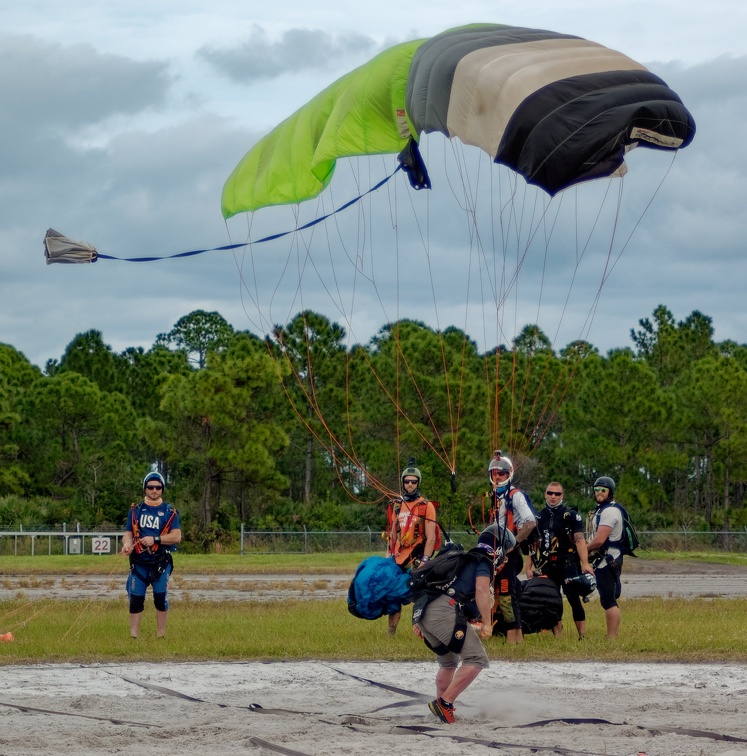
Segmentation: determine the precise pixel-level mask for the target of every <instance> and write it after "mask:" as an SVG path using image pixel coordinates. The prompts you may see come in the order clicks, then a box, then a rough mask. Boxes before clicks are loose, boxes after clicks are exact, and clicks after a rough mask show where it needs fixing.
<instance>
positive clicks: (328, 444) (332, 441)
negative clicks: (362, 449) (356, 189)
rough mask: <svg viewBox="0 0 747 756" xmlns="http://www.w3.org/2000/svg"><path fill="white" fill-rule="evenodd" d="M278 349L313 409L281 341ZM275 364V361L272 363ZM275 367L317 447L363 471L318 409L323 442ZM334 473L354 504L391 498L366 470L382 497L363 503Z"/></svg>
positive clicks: (270, 351)
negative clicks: (326, 439)
mask: <svg viewBox="0 0 747 756" xmlns="http://www.w3.org/2000/svg"><path fill="white" fill-rule="evenodd" d="M279 344H280V347H281V353H282V355H283V356H284V357H285V360H286V363H287V364H288V367H289V368H290V371H291V373H292V374H293V376H294V377H295V379H296V382H297V383H298V386H299V387H300V389H301V392H302V394H303V397H304V400H305V402H304V403H305V405H306V406H307V407H312V408H314V401H313V399H312V397H311V396H310V394H309V392H308V391H307V389H306V387H305V386H304V384H303V381H302V379H301V376H300V375H299V373H298V371H297V369H296V367H295V366H294V364H293V360H292V359H291V357H290V354H289V352H288V349H287V348H286V347H285V346H284V345H283V342H282V340H280V341H279ZM267 349H268V352H269V353H270V355H272V347H271V345H270V344H269V343H268V345H267ZM274 362H275V361H274ZM275 364H276V365H277V368H276V370H277V373H278V377H279V379H280V385H281V386H282V388H283V392H284V393H285V396H286V399H287V400H288V403H289V404H290V406H291V408H292V409H293V412H294V413H295V414H296V417H297V418H298V419H299V420H300V421H301V423H302V424H303V426H304V427H305V428H306V430H308V432H309V433H310V434H311V435H312V436H313V438H315V439H316V441H317V442H318V443H319V445H320V446H321V447H322V448H323V449H324V450H325V451H326V452H327V453H328V454H330V455H331V456H333V457H334V459H335V460H337V456H338V455H337V451H336V450H339V451H340V452H342V454H343V456H344V457H345V458H346V459H347V460H348V462H350V464H351V465H352V466H353V467H355V468H357V469H363V468H362V466H361V465H360V461H359V460H358V459H357V458H356V457H355V456H354V455H353V454H351V453H350V452H349V451H348V450H347V449H346V448H345V446H344V445H342V444H340V443H339V441H338V440H337V438H336V437H335V435H334V432H333V431H332V429H331V428H329V426H328V425H327V424H326V422H325V421H324V417H323V415H322V413H321V412H319V408H318V407H316V408H315V413H316V416H317V417H318V418H319V420H320V423H321V425H322V427H323V428H324V429H325V431H326V433H327V435H328V436H329V441H325V439H324V438H323V437H322V436H321V435H320V433H319V432H318V430H317V429H316V428H314V426H313V425H312V424H311V422H310V421H309V419H308V417H306V415H305V413H303V412H302V411H301V409H300V407H299V405H298V402H297V401H296V399H295V398H294V397H293V395H292V394H291V392H290V389H289V388H288V385H287V383H286V381H285V379H284V377H283V374H282V371H281V369H280V365H279V362H275ZM335 473H336V474H337V477H338V480H340V483H341V485H342V487H343V488H344V489H345V490H346V491H347V493H348V495H349V496H350V497H351V498H352V499H353V500H354V501H356V502H358V503H374V504H375V503H378V502H381V501H383V500H384V499H386V498H387V497H388V496H391V495H392V494H391V492H389V489H388V488H387V487H386V486H384V485H383V483H381V482H380V481H378V480H377V479H376V478H375V477H374V476H372V475H371V474H370V472H369V471H368V470H366V476H367V479H368V480H369V481H370V484H371V487H372V488H374V489H376V490H377V491H379V492H380V493H382V494H383V495H382V497H380V498H379V499H376V500H375V501H374V502H364V501H363V500H361V499H359V498H358V497H357V496H354V495H353V492H352V491H351V490H350V489H349V488H348V487H347V485H346V483H345V481H344V480H343V479H342V477H341V475H340V473H339V465H337V464H335Z"/></svg>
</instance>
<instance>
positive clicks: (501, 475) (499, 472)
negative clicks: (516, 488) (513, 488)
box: [491, 470, 510, 478]
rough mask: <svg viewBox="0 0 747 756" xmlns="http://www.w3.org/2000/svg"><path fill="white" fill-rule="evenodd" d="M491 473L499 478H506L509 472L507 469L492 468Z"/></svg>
mask: <svg viewBox="0 0 747 756" xmlns="http://www.w3.org/2000/svg"><path fill="white" fill-rule="evenodd" d="M491 475H497V476H498V477H499V478H507V477H508V476H509V475H510V473H509V472H508V470H493V471H492V472H491Z"/></svg>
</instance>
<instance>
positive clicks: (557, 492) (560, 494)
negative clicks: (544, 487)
mask: <svg viewBox="0 0 747 756" xmlns="http://www.w3.org/2000/svg"><path fill="white" fill-rule="evenodd" d="M545 493H546V494H547V495H548V496H562V495H563V492H562V491H545Z"/></svg>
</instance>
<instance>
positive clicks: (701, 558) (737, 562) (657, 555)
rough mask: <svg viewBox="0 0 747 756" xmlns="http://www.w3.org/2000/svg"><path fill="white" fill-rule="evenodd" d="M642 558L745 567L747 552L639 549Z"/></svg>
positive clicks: (746, 565)
mask: <svg viewBox="0 0 747 756" xmlns="http://www.w3.org/2000/svg"><path fill="white" fill-rule="evenodd" d="M639 556H641V557H642V558H643V559H652V560H658V559H665V560H669V561H673V562H707V563H710V564H727V565H732V566H735V567H745V568H747V554H740V553H736V552H725V551H641V552H640V554H639Z"/></svg>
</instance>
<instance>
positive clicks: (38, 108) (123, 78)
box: [0, 36, 172, 130]
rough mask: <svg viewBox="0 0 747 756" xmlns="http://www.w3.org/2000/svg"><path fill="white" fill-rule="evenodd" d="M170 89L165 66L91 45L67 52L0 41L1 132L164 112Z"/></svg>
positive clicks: (31, 42) (28, 40)
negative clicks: (158, 109) (154, 110)
mask: <svg viewBox="0 0 747 756" xmlns="http://www.w3.org/2000/svg"><path fill="white" fill-rule="evenodd" d="M171 83H172V79H171V76H170V75H169V73H168V67H167V64H166V63H164V62H156V61H153V62H138V61H134V60H128V59H127V58H123V57H120V56H117V55H109V54H103V53H100V52H97V51H96V50H95V49H94V48H93V47H92V46H91V45H74V46H71V47H63V46H61V45H57V44H50V43H48V42H44V41H41V40H39V39H37V38H34V37H28V36H25V37H20V36H0V99H1V100H2V102H3V108H2V110H1V111H0V124H2V127H3V128H9V129H12V130H26V129H28V128H29V126H31V125H34V127H35V128H36V129H38V128H39V127H40V126H46V127H48V128H55V129H72V128H80V127H85V126H88V125H90V124H92V123H97V122H99V121H102V120H104V119H106V118H108V117H110V116H112V115H116V114H132V113H136V112H139V111H141V110H143V109H145V108H148V107H157V106H162V105H163V104H164V102H165V98H166V94H167V92H168V89H169V87H170V86H171Z"/></svg>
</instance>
